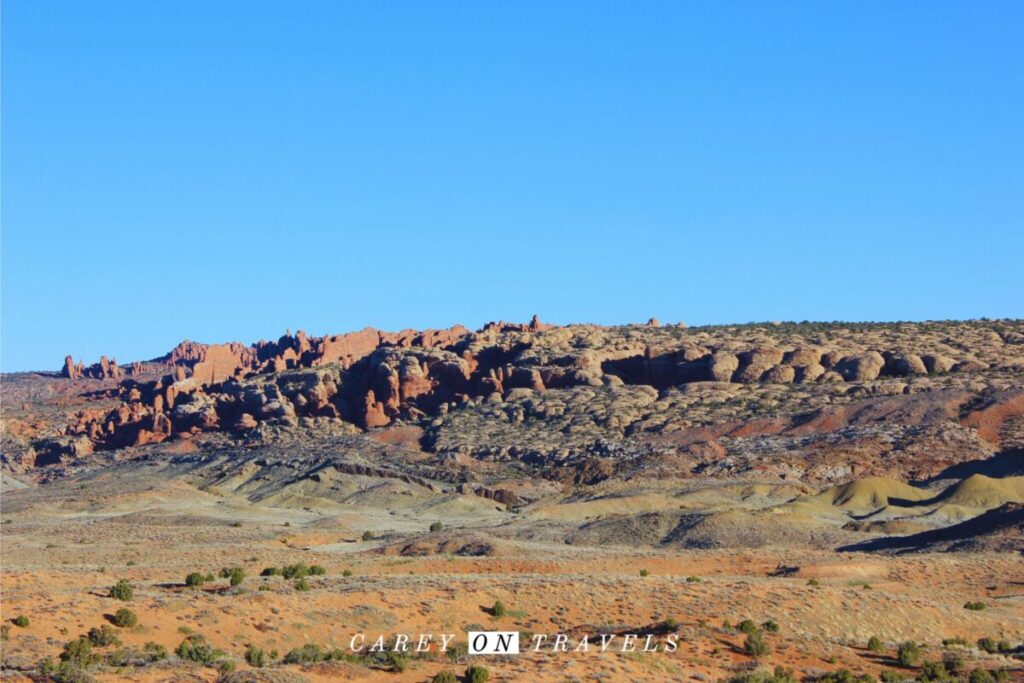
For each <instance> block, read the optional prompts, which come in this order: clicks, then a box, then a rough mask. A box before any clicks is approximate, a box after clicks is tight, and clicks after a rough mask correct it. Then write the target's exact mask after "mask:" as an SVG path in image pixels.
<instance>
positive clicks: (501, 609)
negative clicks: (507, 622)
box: [491, 600, 508, 617]
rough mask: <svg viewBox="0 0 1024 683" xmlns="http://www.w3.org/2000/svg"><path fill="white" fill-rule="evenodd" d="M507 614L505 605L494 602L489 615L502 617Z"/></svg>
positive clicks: (499, 601) (498, 601) (500, 602)
mask: <svg viewBox="0 0 1024 683" xmlns="http://www.w3.org/2000/svg"><path fill="white" fill-rule="evenodd" d="M507 613H508V612H507V611H506V610H505V603H503V602H502V601H501V600H495V601H494V605H493V606H492V607H491V614H492V615H493V616H495V617H503V616H505V615H506V614H507Z"/></svg>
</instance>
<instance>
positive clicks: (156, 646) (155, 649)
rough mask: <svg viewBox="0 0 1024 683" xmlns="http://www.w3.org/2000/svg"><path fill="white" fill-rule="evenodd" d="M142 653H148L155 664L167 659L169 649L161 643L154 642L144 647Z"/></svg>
mask: <svg viewBox="0 0 1024 683" xmlns="http://www.w3.org/2000/svg"><path fill="white" fill-rule="evenodd" d="M142 651H143V652H145V653H146V655H148V656H149V657H150V658H151V659H152V660H153V661H154V662H155V661H158V660H161V659H167V648H166V647H164V646H163V645H161V644H160V643H154V642H153V641H152V640H151V641H149V642H148V643H146V644H145V645H143V646H142Z"/></svg>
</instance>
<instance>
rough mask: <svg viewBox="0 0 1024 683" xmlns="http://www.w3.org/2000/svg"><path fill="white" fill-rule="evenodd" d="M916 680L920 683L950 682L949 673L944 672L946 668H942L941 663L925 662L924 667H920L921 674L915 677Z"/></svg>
mask: <svg viewBox="0 0 1024 683" xmlns="http://www.w3.org/2000/svg"><path fill="white" fill-rule="evenodd" d="M917 680H919V681H921V682H922V683H945V682H946V681H951V680H952V679H950V676H949V672H948V671H946V667H945V666H943V664H942V662H925V663H924V666H922V667H921V674H920V675H919V676H918V677H917Z"/></svg>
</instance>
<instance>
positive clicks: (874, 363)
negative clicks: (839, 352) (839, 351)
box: [836, 351, 885, 382]
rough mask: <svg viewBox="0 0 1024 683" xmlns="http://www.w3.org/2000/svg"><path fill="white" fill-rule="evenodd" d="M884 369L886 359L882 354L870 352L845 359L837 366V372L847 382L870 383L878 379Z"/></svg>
mask: <svg viewBox="0 0 1024 683" xmlns="http://www.w3.org/2000/svg"><path fill="white" fill-rule="evenodd" d="M884 367H885V358H883V357H882V354H880V353H878V352H877V351H869V352H868V353H864V354H860V355H857V356H846V357H844V358H843V359H842V360H840V361H839V362H838V363H837V364H836V371H837V372H838V373H839V374H840V375H842V377H843V379H844V380H846V381H847V382H870V381H871V380H874V379H878V375H879V374H881V372H882V368H884Z"/></svg>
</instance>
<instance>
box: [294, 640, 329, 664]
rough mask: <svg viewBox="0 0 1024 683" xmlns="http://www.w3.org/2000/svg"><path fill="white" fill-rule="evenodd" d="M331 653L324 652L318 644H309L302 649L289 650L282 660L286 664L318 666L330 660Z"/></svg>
mask: <svg viewBox="0 0 1024 683" xmlns="http://www.w3.org/2000/svg"><path fill="white" fill-rule="evenodd" d="M330 656H331V655H330V653H329V652H324V651H323V650H321V649H320V646H319V645H317V644H316V643H309V644H308V645H303V646H302V647H298V648H295V649H294V650H289V651H288V653H287V654H286V655H285V656H284V659H283V660H282V661H283V662H284V663H285V664H316V663H317V662H324V661H327V660H328V659H329V658H330Z"/></svg>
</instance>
